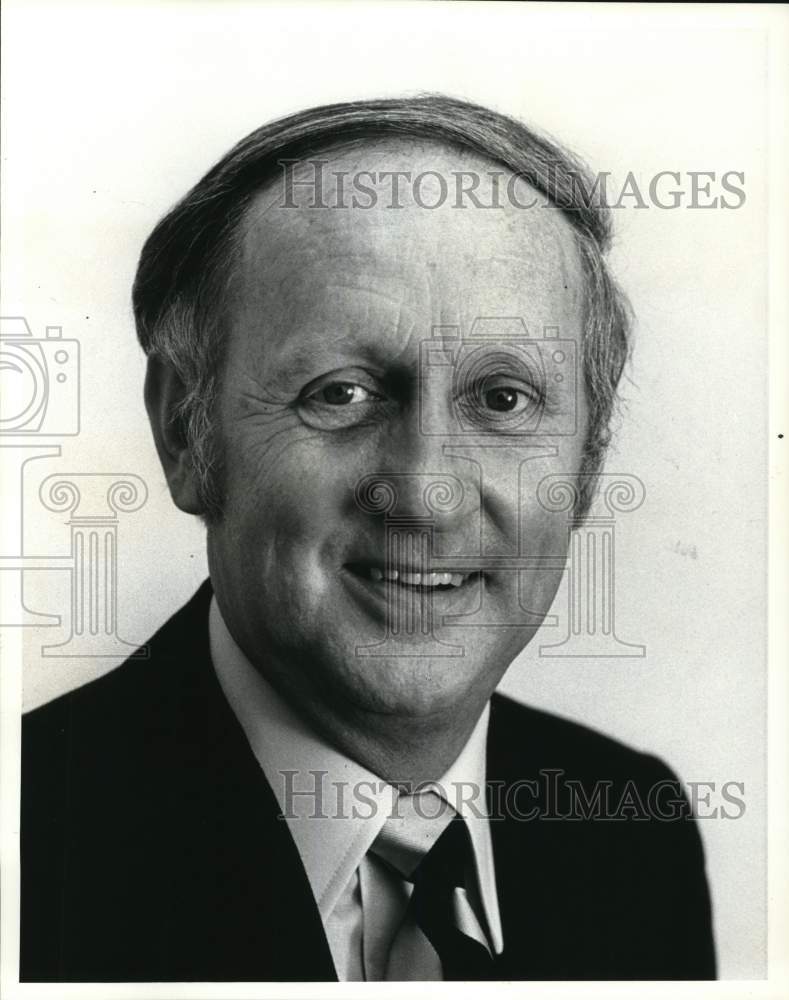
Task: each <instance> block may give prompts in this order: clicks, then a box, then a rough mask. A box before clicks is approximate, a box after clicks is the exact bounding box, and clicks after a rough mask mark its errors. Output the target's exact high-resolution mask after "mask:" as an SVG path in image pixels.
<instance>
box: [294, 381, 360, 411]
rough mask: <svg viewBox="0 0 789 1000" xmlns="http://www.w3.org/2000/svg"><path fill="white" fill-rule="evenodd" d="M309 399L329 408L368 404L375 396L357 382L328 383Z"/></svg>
mask: <svg viewBox="0 0 789 1000" xmlns="http://www.w3.org/2000/svg"><path fill="white" fill-rule="evenodd" d="M309 398H310V399H313V400H315V401H316V402H319V403H326V404H327V405H329V406H348V405H349V404H350V403H366V402H368V400H370V399H372V398H373V395H372V393H371V392H369V390H367V389H365V388H364V386H362V385H359V384H358V383H356V382H328V383H326V385H322V386H321V387H320V388H319V389H316V390H315V392H313V393H311V394H310V396H309Z"/></svg>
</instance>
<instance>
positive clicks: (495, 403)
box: [476, 378, 540, 416]
mask: <svg viewBox="0 0 789 1000" xmlns="http://www.w3.org/2000/svg"><path fill="white" fill-rule="evenodd" d="M478 393H479V395H478V397H477V399H478V402H477V404H476V406H478V407H479V408H480V410H489V411H492V413H500V414H502V415H503V416H513V415H516V414H521V413H524V412H525V411H526V410H534V409H535V408H538V407H539V405H540V400H539V395H538V393H537V392H536V391H535V389H534V388H531V387H530V388H528V389H527V388H525V387H524V386H523V385H513V384H512V383H510V382H505V381H502V380H499V379H493V378H490V379H486V380H485V381H484V383H483V384H482V385H481V386H480V387H479V389H478Z"/></svg>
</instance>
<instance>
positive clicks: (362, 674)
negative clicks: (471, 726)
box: [331, 654, 499, 719]
mask: <svg viewBox="0 0 789 1000" xmlns="http://www.w3.org/2000/svg"><path fill="white" fill-rule="evenodd" d="M481 673H482V676H480V674H481ZM498 676H499V673H497V674H496V676H495V677H490V676H489V675H488V672H487V671H484V670H483V671H482V672H480V669H479V667H478V666H477V669H474V664H473V663H472V662H471V661H470V659H469V658H468V657H467V656H453V657H449V656H424V655H421V656H420V655H419V654H415V655H408V656H403V655H397V656H381V655H379V656H375V655H373V656H370V655H366V656H365V655H355V656H353V662H352V666H350V667H349V666H348V663H347V661H346V662H345V663H343V665H342V667H341V668H340V669H338V670H337V671H336V672H335V676H334V678H333V682H332V685H331V686H332V687H333V688H334V692H335V696H336V697H338V698H341V699H342V701H343V702H344V703H345V705H346V707H347V709H348V710H349V711H350V712H351V713H354V714H356V713H359V712H361V713H365V714H368V713H373V714H378V715H391V716H399V717H403V718H413V719H419V718H428V717H430V716H435V715H437V714H440V715H446V714H447V713H450V712H457V711H458V710H459V709H461V708H470V707H473V706H474V705H476V703H477V702H479V706H480V708H481V707H482V705H483V704H484V702H485V701H486V700H487V698H488V697H489V695H490V693H491V692H492V690H493V688H494V687H495V685H496V682H497V679H498Z"/></svg>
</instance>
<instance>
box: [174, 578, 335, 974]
mask: <svg viewBox="0 0 789 1000" xmlns="http://www.w3.org/2000/svg"><path fill="white" fill-rule="evenodd" d="M210 596H211V591H210V587H209V585H204V587H203V588H201V590H200V591H199V592H198V594H197V595H196V597H195V599H194V601H193V602H191V604H190V605H189V606H187V609H185V611H186V612H190V613H187V614H185V615H184V618H183V620H182V621H181V622H180V623H179V628H178V629H177V630H174V632H173V634H172V636H170V637H169V638H170V639H171V640H172V646H173V647H174V648H171V649H169V650H168V649H165V648H163V649H162V650H161V655H162V656H163V658H165V659H171V658H173V657H174V654H175V651H176V649H178V650H179V653H178V661H179V662H180V664H182V665H183V666H182V669H183V675H182V676H180V678H179V683H178V684H177V685H175V686H171V691H172V698H173V705H172V709H173V712H172V714H171V715H170V718H173V719H175V723H174V725H173V731H172V733H171V734H170V736H171V744H172V746H171V749H172V751H173V753H174V756H175V760H176V762H177V765H176V774H177V775H178V784H177V785H175V783H174V787H173V788H172V794H171V796H170V800H169V811H170V824H169V826H170V829H171V830H173V831H175V837H174V838H172V839H171V841H170V844H169V850H170V854H171V859H172V865H173V867H172V875H171V888H172V892H171V894H170V897H169V898H170V902H171V909H170V914H169V915H168V919H167V922H166V932H165V933H166V934H167V936H168V945H167V947H168V948H169V949H171V954H172V956H173V957H175V958H176V959H177V960H179V957H180V956H183V962H184V971H185V972H186V970H187V968H188V969H189V971H190V974H189V975H188V976H185V978H188V979H191V980H200V979H207V980H211V979H214V980H216V979H219V980H236V981H241V980H247V981H249V980H252V981H255V980H275V981H279V980H312V981H315V980H336V978H337V977H336V973H335V969H334V964H333V962H332V958H331V953H330V950H329V946H328V943H327V941H326V935H325V933H324V930H323V926H322V923H321V920H320V915H319V913H318V909H317V906H316V904H315V900H314V898H313V895H312V891H311V889H310V885H309V881H308V879H307V876H306V873H305V871H304V866H303V864H302V862H301V858H300V857H299V854H298V851H297V850H296V847H295V844H294V842H293V839H292V837H291V835H290V833H289V831H288V827H287V823H286V822H285V821H284V820H280V819H279V818H278V816H279V806H278V804H277V801H276V797H275V795H274V793H273V791H272V789H271V788H270V786H269V785H268V782H267V781H266V779H265V776H264V775H263V772H262V771H261V769H260V766H259V765H258V763H257V761H256V760H255V758H254V755H253V754H252V751H251V749H250V747H249V744H248V742H247V739H246V736H245V735H244V733H243V730H242V729H241V726H240V724H239V723H238V721H237V719H236V718H235V715H234V714H233V712H232V710H231V709H230V707H229V705H228V703H227V701H226V699H225V697H224V694H223V692H222V690H221V688H220V686H219V682H218V680H217V678H216V674H215V672H214V668H213V664H212V663H211V659H210V655H209V653H208V650H209V641H208V624H207V623H208V614H207V611H208V603H209V601H210ZM184 654H186V655H184ZM174 674H175V675H176V676H177V675H179V674H181V669H179V668H178V667H177V666H176V669H175V671H174ZM168 714H169V713H167V712H164V713H162V715H163V717H167V716H168ZM197 955H199V956H200V964H201V966H202V970H201V971H200V974H197V973H196V972H195V969H194V965H195V956H197Z"/></svg>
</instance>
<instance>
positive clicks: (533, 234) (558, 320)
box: [234, 140, 583, 332]
mask: <svg viewBox="0 0 789 1000" xmlns="http://www.w3.org/2000/svg"><path fill="white" fill-rule="evenodd" d="M320 158H321V159H324V160H326V161H327V163H326V167H325V170H324V180H325V184H324V198H325V200H326V202H327V203H328V204H332V202H333V200H334V197H335V194H336V181H335V179H334V178H333V177H332V172H333V171H345V172H350V173H352V172H353V171H357V170H371V171H381V170H410V171H411V172H412V175H414V176H415V175H416V174H417V173H420V172H423V171H428V170H436V171H438V172H440V173H444V174H446V175H447V177H449V176H450V174H451V172H452V171H459V170H464V171H469V170H477V171H479V172H481V173H483V174H484V173H485V172H486V171H489V170H499V171H501V170H502V168H501V167H500V166H499V165H497V164H496V163H494V162H493V161H486V160H485V159H483V158H481V157H475V156H474V155H473V154H471V153H469V152H467V151H455V150H452V149H449V148H445V147H443V146H441V145H436V144H434V143H426V142H416V141H411V140H402V141H396V142H385V143H383V142H382V143H372V142H369V143H366V144H365V145H364V146H363V147H359V148H356V149H353V150H343V151H335V152H334V153H326V154H324V155H322V156H321V157H320ZM311 170H312V168H311V167H310V166H309V164H308V163H305V164H304V165H303V166H302V167H299V168H297V173H298V175H299V179H304V177H305V176H307V177H308V176H311ZM502 186H504V185H502ZM409 190H410V188H409V185H408V184H403V185H402V191H403V197H402V198H401V200H402V203H403V205H404V206H405V207H403V208H402V209H393V208H390V207H387V206H388V204H389V202H388V201H387V199H386V198H384V197H383V193H382V192H379V194H380V197H379V200H378V203H377V204H376V205H375V207H373V208H371V209H362V208H353V207H348V208H343V209H339V208H329V209H315V208H311V207H309V206H310V201H311V195H310V193H309V191H305V189H303V188H296V189H295V201H296V204H297V207H285V206H284V205H283V204H281V201H282V199H281V192H280V191H278V189H277V185H276V184H275V185H274V187H272V186H271V185H269V186H268V187H267V188H266V189H264V191H262V192H261V193H260V194H259V195H258V196H257V198H256V199H255V201H254V202H253V204H252V206H251V207H250V209H249V212H248V215H247V219H246V224H245V229H244V233H243V254H242V260H243V263H242V273H241V274H240V275H238V277H239V278H240V279H241V280H240V281H238V282H236V283H235V291H236V303H235V309H234V311H236V314H237V315H238V314H239V311H240V312H241V313H246V314H247V316H248V317H249V315H250V313H254V314H257V315H258V316H260V317H261V318H263V319H265V318H266V317H273V316H276V315H280V316H283V315H288V316H289V318H290V320H296V319H299V320H303V321H306V320H307V318H308V317H309V315H310V314H311V313H314V312H315V311H316V310H323V311H328V313H329V314H331V313H333V312H335V311H342V309H343V308H346V304H347V302H348V301H349V300H351V299H357V300H359V301H358V303H357V304H356V305H354V306H353V307H352V309H353V312H354V313H355V314H356V315H358V316H359V318H360V321H363V314H364V312H365V311H366V310H368V309H369V310H370V312H371V313H373V312H377V313H378V314H384V315H388V314H390V313H393V314H394V313H396V314H397V315H398V317H399V318H398V320H397V322H396V324H395V325H396V326H397V327H399V328H401V329H402V327H403V326H409V327H412V326H413V325H414V324H415V323H421V324H422V325H423V326H424V325H428V326H429V325H430V324H431V323H450V324H451V323H462V322H464V321H466V320H469V318H474V317H475V316H477V315H490V316H493V315H522V314H523V313H524V312H526V311H528V306H529V304H530V303H535V304H539V312H540V313H541V314H543V316H544V319H545V322H546V323H551V324H555V325H558V326H560V327H562V328H563V332H565V331H567V330H568V328H569V327H570V326H575V327H576V328H578V329H579V328H580V322H581V319H580V317H581V315H582V313H583V278H582V273H581V265H580V258H579V253H578V249H577V246H576V241H575V237H574V233H573V230H572V227H571V226H570V224H569V222H568V220H567V219H566V218H565V217H564V215H563V214H562V212H561V211H560V210H559V209H558V208H556V207H555V206H546V204H545V199H544V197H542V196H538V197H537V199H536V202H537V203H536V206H535V207H533V208H528V209H521V208H517V207H516V206H514V205H512V204H507V201H506V198H502V201H503V203H504V207H502V208H496V209H479V208H476V207H475V206H474V205H473V204H468V206H467V207H466V208H462V209H461V208H457V207H455V206H454V204H453V200H452V198H448V199H447V202H446V203H445V204H444V205H442V206H441V207H440V208H438V209H435V210H430V209H425V208H422V207H420V206H419V205H418V204H416V203H415V202H414V201H413V199H412V198H411V197H410V195H408V191H409ZM535 194H536V192H534V191H533V190H532V189H531V188H530V187H529V186H528V185H527V184H526V182H525V181H523V180H522V179H521V178H518V180H517V182H516V196H517V198H518V200H519V202H520V203H522V204H527V203H528V202H529V201H531V200H534V196H535ZM428 203H432V202H428ZM239 318H240V317H239ZM525 318H526V317H525V316H524V319H525ZM289 325H291V324H289Z"/></svg>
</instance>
